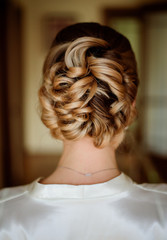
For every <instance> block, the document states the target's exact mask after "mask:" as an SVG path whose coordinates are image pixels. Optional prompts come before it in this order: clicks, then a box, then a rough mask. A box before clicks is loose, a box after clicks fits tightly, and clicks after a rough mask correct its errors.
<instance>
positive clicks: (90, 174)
mask: <svg viewBox="0 0 167 240" xmlns="http://www.w3.org/2000/svg"><path fill="white" fill-rule="evenodd" d="M58 167H60V168H66V169H69V170H71V171H74V172H77V173H79V174H82V175H84V176H86V177H89V176H92V175H94V174H96V173H99V172H102V171H107V170H115V169H118V168H106V169H103V170H100V171H96V172H93V173H82V172H79V171H77V170H74V169H72V168H69V167H64V166H58Z"/></svg>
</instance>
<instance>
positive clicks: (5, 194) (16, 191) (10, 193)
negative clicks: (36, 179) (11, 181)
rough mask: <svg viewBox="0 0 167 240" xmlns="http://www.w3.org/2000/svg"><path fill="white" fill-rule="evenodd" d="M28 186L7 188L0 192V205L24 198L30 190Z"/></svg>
mask: <svg viewBox="0 0 167 240" xmlns="http://www.w3.org/2000/svg"><path fill="white" fill-rule="evenodd" d="M31 185H32V183H30V184H26V185H20V186H16V187H8V188H3V189H1V190H0V204H1V203H4V202H7V201H10V200H14V199H16V198H19V197H21V196H24V195H25V194H26V193H27V192H28V191H29V189H30V186H31Z"/></svg>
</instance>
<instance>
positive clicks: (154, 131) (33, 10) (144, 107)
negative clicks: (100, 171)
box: [0, 0, 167, 187]
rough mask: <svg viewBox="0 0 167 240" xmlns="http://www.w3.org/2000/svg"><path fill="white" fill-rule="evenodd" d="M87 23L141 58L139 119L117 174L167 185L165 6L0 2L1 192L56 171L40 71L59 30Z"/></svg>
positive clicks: (134, 1)
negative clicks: (123, 40)
mask: <svg viewBox="0 0 167 240" xmlns="http://www.w3.org/2000/svg"><path fill="white" fill-rule="evenodd" d="M90 21H92V22H99V23H101V24H106V25H108V26H111V27H113V28H115V29H116V30H118V31H120V32H121V33H123V34H124V35H125V36H127V37H128V38H129V40H130V42H131V44H132V47H133V49H134V52H135V54H136V58H137V63H138V71H139V78H140V87H139V93H138V100H137V108H138V117H137V120H136V122H135V123H134V124H133V125H132V126H131V127H130V128H129V129H128V131H127V136H126V138H125V141H124V143H123V144H122V145H121V147H120V148H119V149H118V152H117V157H118V163H119V166H120V169H121V170H122V171H124V172H125V173H126V174H128V175H129V176H130V177H131V178H132V179H134V180H135V181H136V182H138V183H142V182H151V183H155V182H157V183H159V182H167V2H166V1H160V0H126V1H124V0H91V1H89V0H84V1H83V0H68V1H66V0H47V1H46V0H35V1H34V0H11V1H7V0H6V1H3V0H1V1H0V187H7V186H14V185H19V184H25V183H29V182H30V181H33V180H34V179H36V178H38V177H40V176H47V175H49V174H50V173H51V172H52V171H53V170H54V169H55V167H56V164H57V161H58V159H59V157H60V155H61V152H62V143H61V142H60V141H58V140H55V139H53V138H52V137H51V136H50V134H49V130H48V129H46V128H45V127H44V126H43V125H42V123H41V120H40V114H39V103H38V95H37V92H38V89H39V87H40V84H41V81H42V65H43V61H44V58H45V56H46V54H47V51H48V48H49V46H50V44H51V41H52V40H53V38H54V37H55V35H56V33H57V32H58V31H59V30H60V29H61V28H63V27H65V26H67V25H69V24H72V23H76V22H90Z"/></svg>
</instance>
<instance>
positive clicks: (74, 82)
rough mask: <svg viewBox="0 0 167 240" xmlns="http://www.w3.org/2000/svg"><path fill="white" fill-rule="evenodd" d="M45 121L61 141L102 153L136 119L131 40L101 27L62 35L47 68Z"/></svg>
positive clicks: (82, 25)
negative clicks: (86, 141) (90, 145)
mask: <svg viewBox="0 0 167 240" xmlns="http://www.w3.org/2000/svg"><path fill="white" fill-rule="evenodd" d="M43 78H44V80H43V84H42V86H41V88H40V90H39V98H40V102H41V105H42V121H43V123H44V124H45V125H46V126H47V127H48V128H49V129H50V130H51V134H52V135H53V136H54V137H55V138H57V139H61V140H64V139H67V140H78V139H80V138H82V137H84V136H90V137H92V138H93V141H94V144H95V146H96V147H103V146H105V145H106V144H107V143H109V142H111V140H112V139H113V138H114V137H115V136H117V135H119V133H121V132H122V131H123V130H124V128H125V127H127V126H128V125H129V124H130V123H131V122H132V120H133V119H134V117H135V114H136V112H135V110H134V107H133V102H134V101H135V98H136V94H137V86H138V77H137V70H136V61H135V56H134V53H133V51H132V49H131V46H130V43H129V41H128V39H127V38H125V37H124V36H123V35H122V34H120V33H118V32H116V31H115V30H113V29H112V28H109V27H107V26H102V25H100V24H98V23H78V24H74V25H71V26H69V27H67V28H65V29H63V30H62V31H60V32H59V33H58V34H57V36H56V38H55V40H54V41H53V44H52V46H51V49H50V51H49V54H48V56H47V58H46V60H45V63H44V67H43Z"/></svg>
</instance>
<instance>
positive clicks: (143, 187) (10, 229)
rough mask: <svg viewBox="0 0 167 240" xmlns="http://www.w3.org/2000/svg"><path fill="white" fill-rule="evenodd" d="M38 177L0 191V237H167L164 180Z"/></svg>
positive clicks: (3, 239)
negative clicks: (85, 181) (82, 181)
mask: <svg viewBox="0 0 167 240" xmlns="http://www.w3.org/2000/svg"><path fill="white" fill-rule="evenodd" d="M38 181H39V179H37V180H36V181H34V182H32V183H31V184H28V185H25V186H20V187H12V188H6V189H3V190H1V191H0V240H10V239H13V240H23V239H24V240H27V239H28V240H145V239H146V240H166V239H167V184H136V183H135V182H133V181H132V180H131V179H130V178H129V177H128V176H127V175H125V174H124V173H121V174H120V175H119V176H117V177H116V178H114V179H111V180H109V181H107V182H103V183H97V184H91V185H69V184H41V183H39V182H38Z"/></svg>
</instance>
